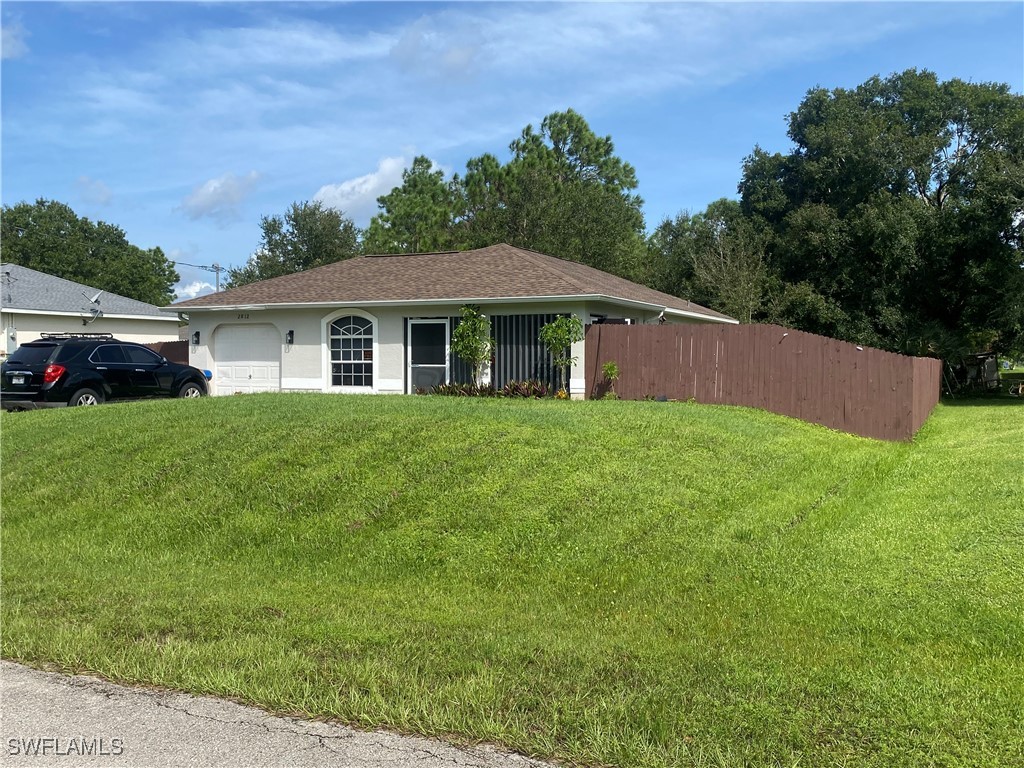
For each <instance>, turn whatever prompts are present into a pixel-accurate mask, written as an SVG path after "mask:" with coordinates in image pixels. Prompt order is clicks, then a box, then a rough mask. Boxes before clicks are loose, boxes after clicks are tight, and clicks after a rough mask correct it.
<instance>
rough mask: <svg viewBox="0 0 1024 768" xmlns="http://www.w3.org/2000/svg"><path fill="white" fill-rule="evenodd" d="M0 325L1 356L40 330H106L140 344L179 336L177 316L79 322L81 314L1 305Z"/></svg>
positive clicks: (123, 339)
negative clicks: (27, 310)
mask: <svg viewBox="0 0 1024 768" xmlns="http://www.w3.org/2000/svg"><path fill="white" fill-rule="evenodd" d="M0 325H2V333H3V339H4V343H3V344H0V356H6V355H7V354H9V353H11V352H13V351H14V350H15V349H17V348H18V346H19V345H21V344H24V343H25V342H27V341H35V340H36V339H38V338H39V337H40V335H41V334H43V333H68V332H70V333H109V334H112V335H113V336H114V337H115V338H117V339H121V340H122V341H135V342H138V343H140V344H151V343H153V342H157V341H177V339H178V322H177V320H169V321H168V320H157V319H152V320H150V319H147V318H118V317H98V318H96V320H94V321H92V322H90V323H89V324H88V325H82V318H81V316H80V315H51V314H29V313H25V312H18V311H16V310H10V309H4V310H3V311H2V312H0ZM12 336H13V338H12Z"/></svg>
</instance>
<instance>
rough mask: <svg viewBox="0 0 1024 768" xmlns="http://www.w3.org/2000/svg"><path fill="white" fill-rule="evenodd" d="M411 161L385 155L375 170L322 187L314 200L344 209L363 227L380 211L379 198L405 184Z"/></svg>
mask: <svg viewBox="0 0 1024 768" xmlns="http://www.w3.org/2000/svg"><path fill="white" fill-rule="evenodd" d="M408 162H409V161H408V160H406V158H404V157H385V158H384V159H383V160H381V161H380V162H379V163H377V170H376V171H374V172H373V173H368V174H366V175H365V176H358V177H356V178H354V179H348V180H347V181H343V182H341V183H340V184H327V185H325V186H322V187H320V189H319V190H317V193H316V194H315V195H313V199H314V200H318V201H320V202H321V203H323V204H324V205H326V206H328V207H330V208H336V209H337V210H339V211H343V212H344V213H345V215H346V216H349V217H351V218H352V219H353V220H354V221H355V222H356V223H357V224H359V225H360V226H363V225H364V224H365V223H366V222H368V221H369V219H370V217H371V216H373V215H374V214H375V213H376V212H377V198H378V197H380V196H381V195H386V194H387V193H388V192H390V191H391V190H392V189H394V188H395V187H397V186H399V185H400V184H401V183H402V171H404V170H405V168H406V165H407V164H408Z"/></svg>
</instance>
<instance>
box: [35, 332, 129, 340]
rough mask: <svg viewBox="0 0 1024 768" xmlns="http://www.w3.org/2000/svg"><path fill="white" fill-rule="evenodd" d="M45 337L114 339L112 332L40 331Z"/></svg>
mask: <svg viewBox="0 0 1024 768" xmlns="http://www.w3.org/2000/svg"><path fill="white" fill-rule="evenodd" d="M39 336H40V337H41V338H44V339H112V338H114V334H112V333H70V332H68V333H40V334H39Z"/></svg>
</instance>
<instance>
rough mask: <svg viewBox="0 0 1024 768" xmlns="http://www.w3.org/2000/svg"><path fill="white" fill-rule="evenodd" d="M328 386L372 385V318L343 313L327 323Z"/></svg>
mask: <svg viewBox="0 0 1024 768" xmlns="http://www.w3.org/2000/svg"><path fill="white" fill-rule="evenodd" d="M330 345H331V385H332V386H335V387H368V388H369V387H372V386H373V321H372V320H368V319H366V318H365V317H356V316H355V315H346V316H345V317H339V318H338V319H337V320H335V321H333V322H332V323H331V327H330Z"/></svg>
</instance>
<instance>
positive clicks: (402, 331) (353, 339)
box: [171, 244, 737, 397]
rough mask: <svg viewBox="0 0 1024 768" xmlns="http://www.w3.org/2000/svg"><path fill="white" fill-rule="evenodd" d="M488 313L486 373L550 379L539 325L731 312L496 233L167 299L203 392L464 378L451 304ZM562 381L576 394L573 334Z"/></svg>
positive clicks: (388, 389)
mask: <svg viewBox="0 0 1024 768" xmlns="http://www.w3.org/2000/svg"><path fill="white" fill-rule="evenodd" d="M466 304H474V305H479V306H480V307H481V310H482V311H483V313H484V314H486V315H487V316H488V317H489V318H490V321H491V329H492V335H493V336H494V339H495V350H494V355H493V357H492V361H491V365H490V370H489V371H488V376H489V380H490V381H491V382H492V383H494V384H495V385H497V386H501V385H503V384H505V383H507V382H508V381H518V380H524V379H542V380H547V381H553V380H554V377H555V375H556V374H555V372H553V371H552V366H551V359H550V355H548V354H547V352H546V350H545V349H544V348H543V346H542V345H541V344H540V342H539V340H538V332H539V330H540V328H541V326H542V325H544V324H545V323H547V322H550V321H551V320H553V319H554V318H556V317H557V316H559V315H564V314H573V315H576V316H577V317H579V318H580V320H581V321H582V322H583V323H584V324H589V323H592V322H626V321H628V322H633V323H657V322H682V323H736V322H737V321H736V320H734V319H733V318H731V317H727V316H726V315H723V314H720V313H718V312H715V311H713V310H710V309H707V308H705V307H701V306H698V305H697V304H693V303H691V302H689V301H686V300H685V299H680V298H677V297H675V296H670V295H668V294H665V293H660V292H659V291H654V290H651V289H650V288H647V287H645V286H642V285H638V284H636V283H633V282H630V281H629V280H624V279H623V278H621V277H616V276H614V275H610V274H608V273H607V272H602V271H600V270H598V269H594V268H592V267H588V266H585V265H583V264H578V263H575V262H571V261H565V260H563V259H558V258H555V257H553V256H547V255H545V254H542V253H537V252H536V251H530V250H526V249H524V248H515V247H513V246H510V245H505V244H500V245H493V246H489V247H487V248H479V249H476V250H470V251H453V252H445V253H418V254H406V255H383V256H359V257H356V258H353V259H348V260H346V261H340V262H336V263H334V264H328V265H326V266H323V267H317V268H315V269H310V270H307V271H305V272H299V273H296V274H292V275H285V276H283V277H276V278H273V279H270V280H263V281H261V282H257V283H251V284H249V285H244V286H240V287H238V288H232V289H230V290H227V291H223V292H221V293H214V294H209V295H207V296H201V297H199V298H195V299H191V300H188V301H182V302H178V303H176V304H174V305H173V306H172V307H171V309H173V310H175V311H177V312H187V313H188V316H189V330H190V332H191V338H190V339H189V342H190V348H189V351H190V354H189V360H190V362H191V364H192V365H194V366H197V367H199V368H204V369H208V370H210V371H212V372H213V380H212V390H213V392H214V394H231V393H235V392H257V391H278V390H285V391H312V392H379V393H414V392H416V391H419V390H426V389H429V388H430V387H432V386H433V385H435V384H438V383H441V382H451V381H468V380H469V376H470V374H469V371H468V367H467V366H466V364H465V363H464V362H463V361H461V360H458V359H457V358H455V356H454V355H452V354H451V350H450V343H451V335H452V330H453V329H454V327H455V326H456V324H457V322H458V318H459V314H460V309H461V307H462V306H463V305H466ZM572 354H573V355H575V356H576V357H577V358H578V359H577V363H576V365H574V366H573V367H572V371H571V374H570V381H569V390H570V393H571V394H572V395H573V396H577V397H582V396H583V392H584V389H585V386H584V371H583V362H584V342H583V341H580V342H578V343H577V344H575V345H573V347H572Z"/></svg>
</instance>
